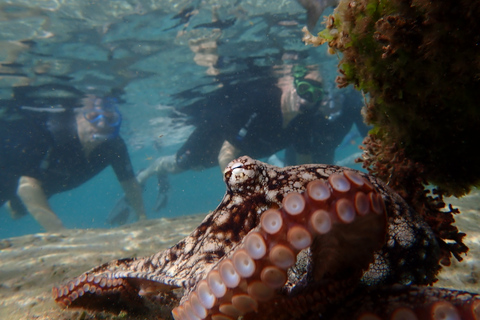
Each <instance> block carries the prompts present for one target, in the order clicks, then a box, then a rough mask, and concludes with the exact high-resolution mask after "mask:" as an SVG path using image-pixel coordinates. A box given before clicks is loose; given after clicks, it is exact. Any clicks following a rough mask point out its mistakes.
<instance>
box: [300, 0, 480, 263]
mask: <svg viewBox="0 0 480 320" xmlns="http://www.w3.org/2000/svg"><path fill="white" fill-rule="evenodd" d="M479 16H480V1H453V0H447V1H424V0H408V1H404V0H392V1H385V0H360V1H348V0H344V1H341V2H340V4H339V6H338V7H337V8H336V9H335V11H334V13H333V14H332V15H331V16H329V17H328V18H327V19H326V29H325V30H323V31H322V32H320V33H319V34H318V37H315V36H312V35H311V34H309V33H308V31H306V30H305V33H306V36H305V37H304V40H305V41H306V42H307V43H311V44H314V45H319V44H322V43H324V42H327V43H328V46H329V52H331V53H335V52H336V53H339V56H340V54H341V59H340V63H339V71H340V76H339V77H338V78H337V83H338V85H339V86H340V87H345V86H347V85H349V84H353V85H354V86H355V88H357V89H359V90H362V91H363V92H364V93H365V96H366V101H367V104H366V106H365V108H364V110H363V112H364V117H365V120H366V122H367V123H369V124H372V125H373V126H374V128H373V129H372V130H371V132H370V133H369V136H368V137H367V138H366V139H365V141H364V146H363V149H364V151H365V152H364V154H363V159H362V160H361V161H363V164H364V167H365V168H367V169H368V170H369V172H370V173H371V174H373V175H375V176H376V177H378V178H380V179H381V180H383V181H384V182H386V183H387V184H388V185H389V186H390V187H392V188H393V189H394V190H395V191H397V192H398V193H399V194H401V195H402V197H404V198H405V200H406V201H407V202H408V203H409V204H410V205H412V206H413V207H414V208H415V210H417V212H419V213H420V214H422V215H423V216H424V218H425V220H426V221H427V222H428V223H429V224H430V226H431V227H432V229H433V230H434V232H435V234H436V235H437V237H438V240H439V241H440V242H441V244H442V248H443V251H444V263H445V264H448V263H449V261H448V260H449V256H450V252H451V253H453V254H454V255H455V257H456V258H457V259H461V258H460V254H461V253H463V252H466V250H467V248H466V247H465V246H464V245H463V243H462V237H463V234H461V233H459V232H458V230H457V229H456V227H454V226H452V225H451V223H452V222H453V221H454V218H453V214H454V213H458V211H457V210H456V209H454V208H452V207H451V206H449V207H448V209H446V210H445V203H444V202H443V196H444V195H454V196H457V197H460V196H462V195H465V194H467V193H468V192H469V191H470V190H471V189H472V188H474V187H477V186H479V185H480V166H478V164H477V155H476V151H475V150H476V148H477V146H478V141H477V140H478V137H480V135H479V133H480V108H479V105H478V101H480V90H478V89H479V88H480V34H479V33H478V30H480V20H479V19H478V17H479ZM447 243H449V244H447Z"/></svg>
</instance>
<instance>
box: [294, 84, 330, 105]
mask: <svg viewBox="0 0 480 320" xmlns="http://www.w3.org/2000/svg"><path fill="white" fill-rule="evenodd" d="M294 85H295V90H296V91H297V94H298V96H299V97H300V98H301V99H302V100H303V101H302V106H301V109H308V108H310V107H313V106H315V105H317V104H318V103H319V102H321V101H322V99H323V89H322V88H321V83H319V82H317V81H312V80H308V79H295V81H294ZM302 107H303V108H302Z"/></svg>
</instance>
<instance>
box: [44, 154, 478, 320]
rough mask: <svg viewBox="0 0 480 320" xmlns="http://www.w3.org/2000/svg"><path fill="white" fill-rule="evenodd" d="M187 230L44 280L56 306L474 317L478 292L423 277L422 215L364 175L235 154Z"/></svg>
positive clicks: (432, 272) (434, 249)
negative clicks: (207, 205) (207, 206)
mask: <svg viewBox="0 0 480 320" xmlns="http://www.w3.org/2000/svg"><path fill="white" fill-rule="evenodd" d="M224 180H225V183H226V185H227V191H226V194H225V196H224V198H223V200H222V202H221V203H220V204H219V206H218V207H217V209H216V210H215V211H213V212H211V213H210V214H208V215H207V216H206V217H205V219H204V220H203V222H202V223H201V224H200V226H198V227H197V228H196V229H195V230H194V231H193V232H192V233H191V234H190V235H189V236H188V237H186V238H185V239H183V240H182V241H180V242H179V243H178V244H176V245H174V246H173V247H171V248H170V249H167V250H165V251H161V252H159V253H156V254H154V255H152V256H149V257H144V258H126V259H121V260H115V261H112V262H109V263H106V264H103V265H101V266H98V267H96V268H93V269H91V270H89V271H87V272H85V273H84V274H82V275H80V276H79V277H77V278H76V279H73V280H70V281H68V282H66V283H65V284H63V285H61V286H58V287H55V288H53V297H54V299H55V301H56V302H57V303H58V304H59V305H60V306H62V307H64V308H84V309H89V310H94V311H95V310H97V311H98V310H101V311H108V312H114V313H119V312H122V311H123V312H127V313H131V314H143V315H146V316H148V317H150V316H153V317H160V318H169V317H170V318H171V317H172V316H173V318H174V319H176V320H180V319H186V320H198V319H212V320H233V319H358V320H380V319H392V320H400V319H413V320H415V319H419V320H421V319H436V320H440V319H480V295H478V294H475V293H469V292H464V291H457V290H449V289H442V288H436V287H432V286H430V285H431V284H433V283H434V282H435V280H436V278H435V277H436V274H437V272H438V270H439V269H440V256H441V255H440V249H439V245H438V243H437V240H436V238H435V235H434V234H433V232H432V231H431V229H430V227H429V226H428V225H427V224H426V223H425V222H424V221H423V220H422V219H421V218H420V217H419V215H418V214H416V212H415V211H414V210H413V209H411V207H409V206H408V205H407V203H406V202H405V201H404V200H403V199H402V198H401V197H400V196H399V195H398V194H396V193H395V192H393V191H392V190H391V189H390V188H389V187H388V186H386V185H385V184H384V183H382V182H381V181H379V180H377V179H376V178H375V177H373V176H370V175H368V174H365V173H362V172H360V171H356V170H353V169H349V168H344V167H339V166H333V165H317V164H315V165H313V164H312V165H300V166H290V167H285V168H278V167H275V166H272V165H269V164H266V163H263V162H260V161H257V160H254V159H251V158H249V157H247V156H244V157H241V158H238V159H236V160H234V161H232V162H231V163H230V164H229V165H228V167H227V168H226V169H225V172H224Z"/></svg>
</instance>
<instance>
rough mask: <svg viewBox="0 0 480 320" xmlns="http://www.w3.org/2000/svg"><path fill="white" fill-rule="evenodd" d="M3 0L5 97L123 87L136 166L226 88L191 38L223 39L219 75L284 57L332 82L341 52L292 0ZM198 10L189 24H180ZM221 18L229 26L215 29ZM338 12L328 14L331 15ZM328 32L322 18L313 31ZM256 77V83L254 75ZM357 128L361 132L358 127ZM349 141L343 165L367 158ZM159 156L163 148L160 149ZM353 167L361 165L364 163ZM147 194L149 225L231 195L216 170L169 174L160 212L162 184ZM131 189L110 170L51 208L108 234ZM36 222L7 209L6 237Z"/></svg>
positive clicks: (1, 219)
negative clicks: (204, 98) (325, 43)
mask: <svg viewBox="0 0 480 320" xmlns="http://www.w3.org/2000/svg"><path fill="white" fill-rule="evenodd" d="M15 3H16V4H15V5H12V4H8V3H7V2H6V1H0V9H2V12H4V13H5V18H4V20H3V21H1V22H0V43H1V49H0V61H1V63H2V66H1V67H0V71H1V74H2V77H1V78H0V97H1V98H2V99H6V98H8V97H9V95H10V94H11V88H12V87H13V86H18V85H25V84H31V85H39V84H44V83H51V82H55V83H59V82H60V83H62V81H63V82H65V83H67V84H69V85H72V86H74V87H76V88H78V89H80V90H90V89H91V88H94V89H95V90H96V91H99V92H102V91H103V92H107V91H109V90H110V89H111V88H123V90H124V91H125V94H124V95H123V96H122V98H123V99H124V102H123V103H122V104H121V105H120V106H119V108H120V109H121V111H122V114H123V116H124V122H123V124H122V129H121V135H122V137H123V138H124V140H125V141H126V142H127V145H128V148H129V152H130V156H131V159H132V162H133V165H134V168H135V170H140V169H142V168H145V167H147V166H148V165H149V164H150V163H151V162H152V161H153V160H154V159H155V158H156V157H158V156H163V155H169V154H173V153H175V151H176V150H177V149H178V148H179V147H180V146H181V145H182V143H183V142H184V141H185V139H186V138H187V137H188V135H189V134H190V133H191V131H192V130H193V128H192V127H191V126H190V125H188V124H186V123H185V120H186V119H184V118H182V115H179V117H178V118H177V121H173V120H172V118H171V117H170V114H171V111H172V110H173V109H174V108H180V109H181V107H182V106H184V105H186V104H188V103H189V102H191V101H193V100H194V99H195V97H191V95H190V96H189V97H188V98H185V95H183V96H182V95H181V94H180V93H182V92H189V93H190V94H193V95H198V96H201V95H202V94H205V93H207V92H210V91H212V90H215V89H216V87H217V86H218V82H216V80H215V77H213V76H211V75H209V74H208V73H207V69H208V67H207V66H202V65H198V64H197V63H195V61H194V53H193V52H192V49H191V48H190V46H189V41H191V40H192V39H199V38H209V37H213V38H215V39H217V43H218V49H217V54H218V56H219V61H218V63H217V64H216V66H215V69H216V70H217V72H219V73H220V74H230V75H232V74H233V75H234V74H235V72H239V73H240V72H242V71H245V70H246V69H248V64H249V63H250V64H253V65H255V66H259V67H273V66H278V65H279V64H281V63H283V60H282V56H285V55H288V54H289V55H297V56H298V59H300V60H298V61H297V62H301V63H302V64H306V65H309V64H319V69H320V70H321V72H322V75H323V78H324V79H325V82H326V83H329V84H330V86H334V78H335V77H336V65H337V63H338V59H337V57H336V56H329V55H327V54H326V48H313V47H307V46H305V45H304V44H303V43H302V42H301V36H302V33H301V31H300V30H301V28H302V26H303V25H304V24H305V19H306V14H305V11H304V10H303V8H302V7H301V6H300V5H299V4H298V3H297V2H296V1H294V0H290V1H275V2H273V1H253V2H252V1H224V0H222V1H220V0H218V1H211V2H209V3H208V4H207V3H205V2H200V1H194V2H191V1H171V2H169V1H155V3H154V4H152V3H151V2H150V1H135V3H136V5H131V4H130V2H129V1H97V2H83V1H62V2H58V1H26V0H25V1H16V2H15ZM188 7H192V10H193V11H191V12H192V14H191V15H189V16H188V17H184V20H182V19H181V17H176V16H177V15H178V14H179V13H181V12H182V10H184V9H186V8H188ZM212 12H214V15H216V16H217V17H218V19H219V20H221V21H225V22H228V21H230V20H233V21H234V22H233V25H231V26H227V25H225V26H221V27H222V29H221V31H218V30H216V29H215V28H212V27H210V26H203V27H197V26H199V25H202V24H208V23H211V22H212ZM329 12H331V9H329V10H328V11H326V12H325V13H326V14H328V13H329ZM320 28H321V26H320V22H319V23H318V25H317V29H316V31H319V30H320ZM252 76H254V75H252ZM353 130H355V128H353ZM351 136H352V137H354V139H350V140H348V141H345V143H343V144H342V148H340V149H338V150H337V153H336V160H341V159H344V158H346V157H348V156H349V155H351V154H354V153H357V152H359V150H358V144H360V143H361V139H362V138H361V137H359V136H358V135H351ZM155 142H156V143H159V144H160V148H158V147H157V148H154V143H155ZM356 168H359V166H358V165H357V167H356ZM154 180H155V179H150V181H149V182H148V184H147V185H146V188H145V192H144V200H145V205H146V209H147V215H148V217H149V218H159V217H175V216H181V215H188V214H196V213H206V212H208V211H211V210H214V209H215V207H216V206H217V205H218V204H219V202H220V201H221V199H222V197H223V194H224V192H225V185H224V183H223V181H222V175H221V172H220V169H219V168H218V167H215V168H211V169H208V170H204V171H188V172H185V173H182V174H179V175H174V176H170V183H171V188H170V190H169V192H168V205H167V207H166V208H164V209H162V210H161V211H160V212H153V211H152V207H153V205H154V202H155V198H156V181H154ZM122 194H123V192H122V191H121V188H120V186H119V184H118V182H117V180H116V177H115V175H114V173H113V170H112V169H111V168H107V169H106V170H104V171H103V172H102V173H101V174H99V175H98V176H96V177H95V178H93V179H91V180H90V181H88V182H87V183H85V184H83V185H82V186H80V187H79V188H76V189H74V190H71V191H68V192H64V193H61V194H58V195H55V196H53V197H52V198H51V199H50V204H51V206H52V208H53V210H54V211H55V212H56V213H57V215H58V216H59V217H60V219H61V220H62V221H63V223H64V224H65V226H66V227H68V228H108V227H110V226H109V225H108V224H106V221H105V220H106V217H107V215H108V213H109V211H110V210H111V209H112V207H113V206H114V204H115V202H116V200H118V198H119V197H121V195H122ZM42 231H43V229H42V228H41V227H40V226H39V225H38V224H37V223H36V222H35V221H34V220H33V218H32V217H30V216H25V217H23V218H21V219H19V220H12V219H11V218H10V215H9V214H8V212H7V211H6V210H5V209H4V208H0V238H7V237H13V236H19V235H24V234H29V233H37V232H42Z"/></svg>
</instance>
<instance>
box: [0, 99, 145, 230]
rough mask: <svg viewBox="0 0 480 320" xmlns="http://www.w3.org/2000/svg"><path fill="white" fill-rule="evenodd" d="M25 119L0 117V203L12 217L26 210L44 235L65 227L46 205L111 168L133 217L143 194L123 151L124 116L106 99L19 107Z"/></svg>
mask: <svg viewBox="0 0 480 320" xmlns="http://www.w3.org/2000/svg"><path fill="white" fill-rule="evenodd" d="M19 110H20V111H21V113H23V117H19V118H10V119H0V138H1V145H0V170H1V171H0V181H2V184H1V185H0V205H2V204H4V203H6V205H7V208H8V209H9V211H10V213H11V214H12V216H13V217H14V218H19V217H21V216H23V215H24V214H26V213H27V212H29V213H30V214H31V215H32V216H33V217H34V218H35V220H37V221H38V222H39V223H40V224H41V225H42V227H44V228H45V229H46V230H47V231H60V230H62V229H64V226H63V224H62V222H61V221H60V219H59V218H58V216H57V215H56V214H55V213H54V212H53V210H52V208H51V207H50V205H49V203H48V198H49V197H51V196H52V195H54V194H57V193H60V192H63V191H66V190H70V189H73V188H76V187H78V186H80V185H81V184H83V183H85V182H86V181H88V180H89V179H91V178H93V177H94V176H95V175H97V174H98V173H100V171H102V170H103V169H105V168H106V167H107V166H109V165H111V166H112V167H113V170H114V171H115V174H116V176H117V179H118V181H119V182H120V184H121V186H122V188H123V190H124V191H125V195H126V199H127V201H128V203H129V204H130V206H131V207H132V208H133V209H134V212H135V214H136V217H137V219H145V218H146V215H145V210H144V206H143V200H142V192H141V189H140V186H139V184H138V183H137V180H136V178H135V175H134V173H133V169H132V164H131V162H130V157H129V155H128V151H127V147H126V145H125V142H124V141H123V139H122V138H121V137H120V136H119V130H120V125H121V123H122V116H121V114H120V112H119V110H118V108H117V106H116V105H115V101H114V100H113V99H110V98H104V99H102V98H98V97H96V96H94V95H86V96H85V97H84V98H83V99H81V103H80V105H79V106H78V107H74V108H66V107H62V106H54V107H48V106H47V107H30V106H22V107H19Z"/></svg>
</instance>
